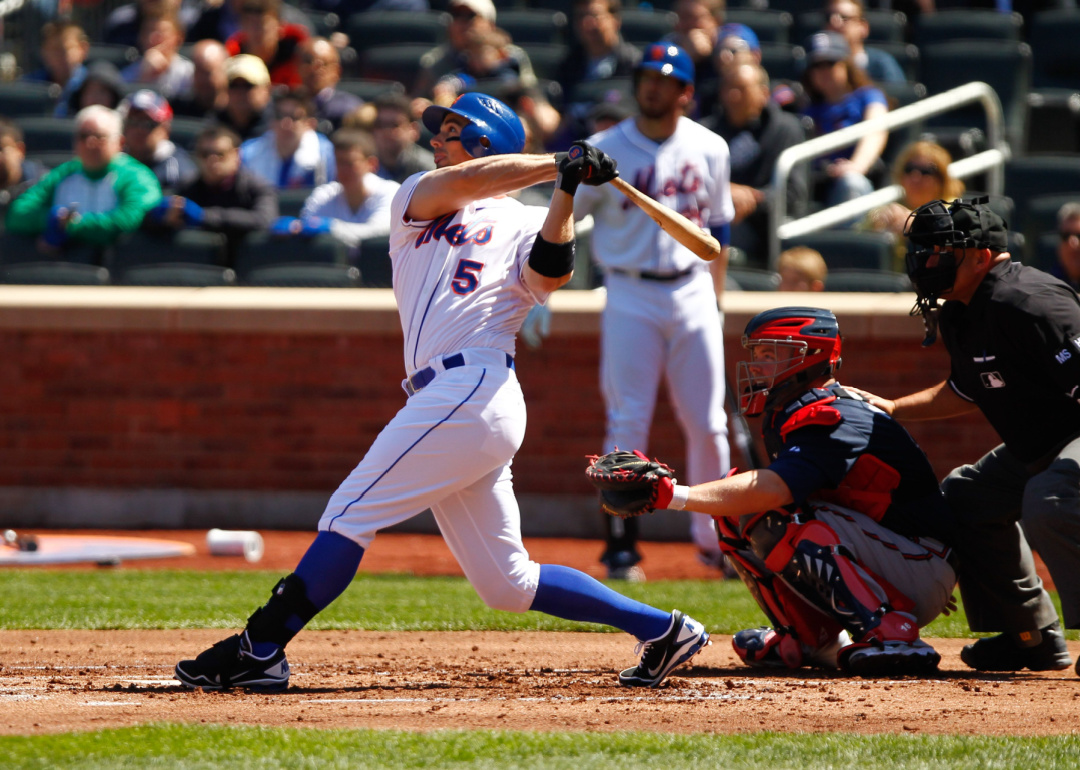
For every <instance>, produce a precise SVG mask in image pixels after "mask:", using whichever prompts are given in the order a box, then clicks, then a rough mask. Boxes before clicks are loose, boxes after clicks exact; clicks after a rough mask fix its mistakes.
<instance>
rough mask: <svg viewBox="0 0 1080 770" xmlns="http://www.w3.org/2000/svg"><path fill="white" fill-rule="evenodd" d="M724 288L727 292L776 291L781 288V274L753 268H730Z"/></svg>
mask: <svg viewBox="0 0 1080 770" xmlns="http://www.w3.org/2000/svg"><path fill="white" fill-rule="evenodd" d="M724 288H725V290H727V291H776V290H777V289H778V288H780V274H779V273H775V272H773V271H772V270H759V269H757V268H753V267H729V268H728V271H727V281H726V283H725V285H724Z"/></svg>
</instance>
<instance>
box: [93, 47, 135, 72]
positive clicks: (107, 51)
mask: <svg viewBox="0 0 1080 770" xmlns="http://www.w3.org/2000/svg"><path fill="white" fill-rule="evenodd" d="M138 58H139V49H138V48H135V47H133V46H130V45H114V44H112V43H91V44H90V51H89V52H88V53H87V54H86V63H87V64H90V63H91V62H96V61H107V62H108V63H109V64H112V65H113V66H114V67H116V68H117V69H121V70H122V69H123V68H124V67H126V66H128V65H129V64H131V63H132V62H133V61H135V60H136V59H138Z"/></svg>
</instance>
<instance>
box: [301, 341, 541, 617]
mask: <svg viewBox="0 0 1080 770" xmlns="http://www.w3.org/2000/svg"><path fill="white" fill-rule="evenodd" d="M461 352H462V353H463V354H464V355H465V360H466V365H465V366H461V367H458V368H456V369H448V370H443V367H442V365H441V362H440V361H432V362H430V365H431V366H433V367H434V368H435V369H436V371H437V372H438V375H437V376H436V377H435V379H434V380H433V381H432V382H431V383H430V384H429V385H428V386H427V387H426V388H424V389H423V390H421V391H420V392H419V393H417V394H415V395H414V396H411V397H410V398H409V400H408V401H407V402H406V404H405V406H404V407H402V408H401V410H400V411H399V412H398V413H397V414H396V415H395V416H394V418H393V419H392V420H391V421H390V422H389V423H388V424H387V426H386V427H385V428H383V430H382V431H381V432H380V433H379V435H378V437H377V438H376V439H375V442H374V443H373V444H372V445H371V448H370V449H369V450H368V453H367V455H365V456H364V459H363V460H361V462H360V464H359V465H358V466H356V468H355V469H353V471H352V473H350V474H349V476H348V478H346V479H345V481H343V482H342V483H341V486H339V487H338V489H337V491H336V492H334V494H333V496H332V497H331V498H330V502H329V503H327V506H326V511H325V512H324V513H323V515H322V519H320V521H319V529H320V530H321V531H328V532H336V533H338V534H340V535H344V536H345V537H347V538H349V539H350V540H353V541H354V542H356V543H357V544H359V545H360V546H361V547H363V548H365V549H367V548H369V547H370V546H371V543H372V541H373V540H374V538H375V534H376V533H377V532H378V531H379V530H380V529H385V528H386V527H389V526H392V525H394V524H397V523H399V522H402V521H405V520H406V519H409V518H411V517H413V516H415V515H416V514H418V513H420V512H422V511H423V510H425V509H427V508H430V509H431V510H432V512H433V513H434V514H435V520H436V521H437V522H438V524H439V530H440V531H441V532H442V535H443V538H445V540H446V543H447V545H448V546H449V547H450V551H451V552H452V553H453V554H454V557H455V558H456V559H457V561H458V564H460V565H461V568H462V570H463V571H464V572H465V577H467V578H468V579H469V582H470V583H472V585H473V588H475V589H476V592H477V593H478V594H479V595H480V598H481V599H483V600H484V602H485V603H486V604H487V605H488V606H490V607H493V608H495V609H501V610H507V611H510V612H525V611H526V610H528V609H529V607H530V606H532V602H533V598H534V597H535V595H536V588H537V585H538V584H539V580H540V565H539V564H537V563H536V562H534V561H532V560H531V559H530V558H529V554H528V553H527V552H526V551H525V547H524V546H523V545H522V543H521V521H520V512H519V510H518V504H517V499H516V498H515V497H514V489H513V481H512V474H511V473H510V463H511V461H512V460H513V457H514V454H515V453H516V452H517V450H518V447H520V446H521V442H522V439H523V438H524V437H525V400H524V398H523V397H522V394H521V387H520V385H519V384H518V380H517V376H516V375H515V373H514V370H513V369H509V368H507V366H506V354H505V353H503V352H501V351H497V350H486V349H469V350H465V351H461Z"/></svg>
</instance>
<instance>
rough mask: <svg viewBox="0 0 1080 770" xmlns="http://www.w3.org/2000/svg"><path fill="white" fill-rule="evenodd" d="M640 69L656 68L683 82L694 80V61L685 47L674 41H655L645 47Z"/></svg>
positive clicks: (661, 72)
mask: <svg viewBox="0 0 1080 770" xmlns="http://www.w3.org/2000/svg"><path fill="white" fill-rule="evenodd" d="M637 68H638V69H639V70H643V69H644V70H656V71H657V72H659V73H660V74H661V75H668V76H670V77H673V78H675V79H676V80H679V81H682V82H683V83H687V84H688V83H693V82H694V62H693V60H692V59H691V58H690V54H688V53H687V52H686V51H684V50H683V49H681V48H679V46H677V45H673V44H672V43H653V44H652V45H650V46H647V47H646V48H645V54H644V55H643V56H642V57H641V63H640V64H638V66H637Z"/></svg>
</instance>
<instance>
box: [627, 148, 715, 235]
mask: <svg viewBox="0 0 1080 770" xmlns="http://www.w3.org/2000/svg"><path fill="white" fill-rule="evenodd" d="M634 187H636V188H637V189H638V190H641V192H643V193H645V194H646V195H648V196H649V197H650V198H652V199H653V200H659V199H660V198H675V203H674V204H669V205H671V208H673V209H675V210H676V211H678V212H679V213H680V214H682V215H683V216H684V217H686V218H687V219H689V220H690V221H691V222H693V223H694V224H696V225H698V226H699V227H703V226H704V224H705V219H706V217H705V216H704V215H703V214H702V211H701V209H700V208H698V202H699V201H698V197H697V194H698V192H699V191H702V190H703V188H704V180H703V178H702V174H701V169H699V168H697V167H696V166H694V165H692V164H690V163H684V164H683V166H682V168H681V169H679V170H678V171H677V172H676V175H675V176H674V177H672V178H670V179H659V180H658V179H657V178H656V168H655V167H654V166H649V167H648V168H643V169H641V170H640V171H638V172H637V174H635V175H634ZM654 191H655V192H654ZM706 194H707V193H706ZM633 205H634V204H633V203H632V202H631V201H630V200H624V201H623V202H622V208H623V210H629V209H630V208H631V207H632V206H633Z"/></svg>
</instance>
